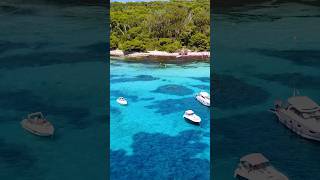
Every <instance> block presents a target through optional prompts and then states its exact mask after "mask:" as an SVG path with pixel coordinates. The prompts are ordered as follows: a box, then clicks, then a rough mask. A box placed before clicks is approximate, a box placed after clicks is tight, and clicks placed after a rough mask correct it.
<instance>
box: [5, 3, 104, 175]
mask: <svg viewBox="0 0 320 180" xmlns="http://www.w3.org/2000/svg"><path fill="white" fill-rule="evenodd" d="M99 17H104V8H101V7H84V6H63V7H62V6H52V5H44V4H42V5H38V4H25V5H20V4H19V5H17V4H14V3H9V2H7V3H5V2H1V3H0V21H1V24H0V29H1V31H0V37H1V39H0V97H1V98H0V117H1V118H0V179H3V180H7V179H8V180H18V179H19V180H27V179H28V180H29V179H30V180H31V179H32V180H37V179H39V180H44V179H46V180H58V179H77V180H87V179H97V180H98V179H105V178H106V176H107V173H106V172H107V169H106V168H107V166H106V160H105V158H106V156H105V152H106V146H107V145H106V144H107V143H106V142H107V135H106V134H105V133H106V132H107V121H106V120H107V115H106V101H105V99H106V95H105V92H106V88H105V86H106V84H105V82H107V79H108V78H107V77H108V74H107V70H106V66H107V62H106V61H104V59H103V58H104V57H106V56H104V54H105V47H106V44H105V43H102V41H101V39H102V38H104V34H105V33H104V32H105V21H104V19H103V18H99ZM70 32H73V35H70ZM93 34H94V35H95V36H92V35H93ZM101 34H102V35H101ZM34 111H42V112H43V113H44V114H45V115H47V118H48V119H49V120H50V121H51V122H52V123H53V125H54V126H55V129H56V134H55V136H54V137H53V138H52V139H51V138H40V137H37V136H34V135H32V134H30V133H28V132H26V131H24V130H23V129H22V128H21V126H20V121H21V120H22V118H23V117H25V116H26V115H27V114H28V113H30V112H34ZM83 169H85V171H80V170H83Z"/></svg>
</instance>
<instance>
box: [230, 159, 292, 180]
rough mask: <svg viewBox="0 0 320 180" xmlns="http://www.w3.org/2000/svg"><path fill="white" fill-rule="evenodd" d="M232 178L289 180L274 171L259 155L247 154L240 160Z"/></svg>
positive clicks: (266, 160)
mask: <svg viewBox="0 0 320 180" xmlns="http://www.w3.org/2000/svg"><path fill="white" fill-rule="evenodd" d="M234 178H237V179H242V180H244V179H245V180H289V179H288V177H286V176H285V175H284V174H282V173H281V172H279V171H278V170H276V169H275V168H274V167H273V166H272V165H271V164H270V162H269V160H268V159H267V158H266V157H264V156H263V155H262V154H260V153H253V154H248V155H246V156H244V157H242V158H241V159H240V162H239V165H238V167H237V169H236V170H235V171H234Z"/></svg>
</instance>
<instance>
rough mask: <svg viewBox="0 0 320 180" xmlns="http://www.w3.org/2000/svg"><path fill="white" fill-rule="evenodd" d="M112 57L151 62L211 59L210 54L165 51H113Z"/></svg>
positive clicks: (111, 52)
mask: <svg viewBox="0 0 320 180" xmlns="http://www.w3.org/2000/svg"><path fill="white" fill-rule="evenodd" d="M110 56H111V57H116V58H121V59H145V58H148V59H150V60H160V59H162V60H165V59H177V60H178V59H184V60H193V59H198V60H207V59H209V58H210V52H207V51H203V52H190V51H189V52H188V53H186V54H183V55H181V54H180V53H178V52H176V53H169V52H165V51H147V52H134V53H130V54H125V53H124V52H123V51H122V50H118V49H117V50H112V51H110Z"/></svg>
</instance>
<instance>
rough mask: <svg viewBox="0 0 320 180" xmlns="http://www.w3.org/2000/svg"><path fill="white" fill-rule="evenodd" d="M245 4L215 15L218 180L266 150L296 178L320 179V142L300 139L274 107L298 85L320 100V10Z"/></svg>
mask: <svg viewBox="0 0 320 180" xmlns="http://www.w3.org/2000/svg"><path fill="white" fill-rule="evenodd" d="M250 9H252V8H247V7H243V8H241V9H239V10H238V11H236V12H235V14H234V15H232V14H214V15H213V16H214V30H213V31H214V34H215V36H214V37H215V39H213V41H212V42H214V44H215V45H214V47H215V50H214V53H213V54H215V55H216V56H215V59H214V65H215V72H216V75H214V77H213V81H212V86H213V87H214V89H215V93H216V96H215V97H214V100H213V102H214V112H213V113H214V120H213V122H212V123H213V124H212V132H213V136H214V137H215V138H213V152H214V154H213V160H214V161H213V174H214V177H215V179H218V180H220V179H223V180H227V179H233V178H232V176H233V172H234V169H235V168H236V166H237V163H238V161H239V159H240V158H241V157H242V156H244V155H246V154H249V153H253V152H261V153H263V154H264V155H265V156H266V157H267V158H268V159H269V160H270V161H271V163H272V164H273V165H274V166H275V167H276V168H277V169H279V170H280V171H282V172H283V173H284V174H286V175H287V176H288V177H289V178H290V179H293V180H302V179H308V180H309V179H310V180H313V179H319V178H320V172H319V169H320V156H319V152H320V144H319V143H317V142H313V141H309V140H306V139H303V138H300V137H299V136H297V135H296V134H294V133H292V132H291V131H289V130H288V129H286V128H285V127H284V126H282V125H281V124H280V123H278V121H277V119H276V117H275V116H274V115H273V114H271V113H269V112H268V111H267V110H268V109H269V108H270V107H272V105H273V101H274V100H275V99H278V98H282V99H285V98H287V97H289V96H291V95H292V91H293V88H294V87H296V88H298V89H299V90H300V92H301V93H302V94H303V95H308V96H310V97H311V98H313V99H314V100H315V101H316V102H318V103H320V94H319V77H320V73H319V72H320V71H319V68H320V66H319V59H320V53H319V52H320V51H319V38H318V36H319V30H320V29H319V27H320V19H319V7H314V6H306V5H302V4H281V5H273V6H271V5H267V4H266V5H263V6H260V8H258V9H255V10H250Z"/></svg>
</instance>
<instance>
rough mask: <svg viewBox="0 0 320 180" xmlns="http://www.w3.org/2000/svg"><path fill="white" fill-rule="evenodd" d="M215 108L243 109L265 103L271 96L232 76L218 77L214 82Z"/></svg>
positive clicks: (259, 88)
mask: <svg viewBox="0 0 320 180" xmlns="http://www.w3.org/2000/svg"><path fill="white" fill-rule="evenodd" d="M212 86H213V89H214V90H213V93H214V95H213V100H212V101H213V102H214V103H213V106H214V107H218V108H221V109H231V108H242V107H246V106H251V105H257V104H260V103H263V102H265V101H266V100H267V99H268V97H269V96H270V94H269V93H268V92H267V91H265V90H263V89H262V88H261V87H258V86H255V85H251V84H248V83H247V82H245V81H243V80H240V79H237V78H235V77H233V76H230V75H221V74H220V75H216V76H215V78H214V79H213V80H212Z"/></svg>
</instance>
